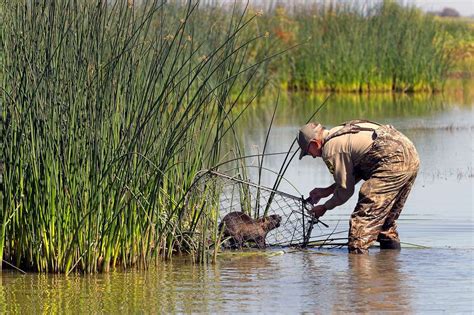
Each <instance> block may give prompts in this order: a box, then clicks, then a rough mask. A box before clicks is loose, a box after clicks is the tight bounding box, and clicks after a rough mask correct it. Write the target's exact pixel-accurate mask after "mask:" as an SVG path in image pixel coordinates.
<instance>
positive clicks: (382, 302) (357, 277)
mask: <svg viewBox="0 0 474 315" xmlns="http://www.w3.org/2000/svg"><path fill="white" fill-rule="evenodd" d="M400 259H401V258H400V253H399V252H396V251H381V252H380V253H376V254H375V255H349V256H348V266H347V267H348V270H347V273H345V274H344V276H343V277H341V279H340V282H339V281H337V282H336V283H335V285H336V287H338V290H339V291H344V294H339V298H338V299H336V301H335V302H334V310H333V313H347V312H348V313H355V314H367V313H376V314H378V313H388V312H391V313H397V314H411V313H412V312H413V309H412V306H411V300H412V296H413V292H410V286H409V285H408V283H407V282H408V280H409V278H408V275H407V274H405V273H404V272H403V265H402V264H401V263H400ZM337 280H338V279H337Z"/></svg>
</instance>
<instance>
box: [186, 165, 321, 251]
mask: <svg viewBox="0 0 474 315" xmlns="http://www.w3.org/2000/svg"><path fill="white" fill-rule="evenodd" d="M209 188H212V189H209ZM193 190H194V193H195V194H198V195H199V196H200V198H205V199H206V203H207V204H208V205H209V204H211V205H213V206H215V207H217V209H218V211H217V213H218V222H221V223H222V222H223V220H224V221H225V225H226V226H225V228H224V230H225V229H227V230H228V231H230V232H231V233H230V234H233V237H230V239H231V240H232V239H237V237H242V239H243V240H244V241H249V242H247V244H248V245H250V246H252V245H254V246H255V245H259V240H258V237H261V236H262V234H263V236H264V235H265V233H266V237H265V236H264V237H265V238H264V240H265V244H266V246H301V247H305V246H306V245H308V243H309V242H311V241H312V240H313V238H312V232H313V227H314V225H315V224H318V223H322V222H320V221H318V220H316V219H313V218H312V217H311V216H309V215H308V214H307V213H306V210H307V207H308V206H309V204H308V202H307V201H305V200H304V198H303V197H298V196H293V195H291V194H288V193H285V192H281V191H278V190H274V189H272V188H269V187H265V186H262V185H257V184H255V183H252V182H250V181H248V180H244V179H242V178H241V177H240V176H239V175H236V176H230V175H227V174H223V173H219V172H215V171H207V172H206V173H204V174H203V175H202V176H200V177H199V179H198V180H197V182H195V185H194V189H193ZM209 192H212V193H209ZM236 212H238V213H239V215H237V213H236ZM231 213H233V214H231ZM242 213H243V214H245V215H242ZM229 214H230V215H229ZM276 217H278V218H279V219H278V221H279V222H278V223H279V224H275V220H273V221H272V220H271V219H275V218H276ZM322 224H323V225H325V226H326V227H327V225H326V224H324V223H322ZM267 232H268V233H267ZM224 236H225V235H224ZM227 236H229V235H227ZM259 247H260V246H259Z"/></svg>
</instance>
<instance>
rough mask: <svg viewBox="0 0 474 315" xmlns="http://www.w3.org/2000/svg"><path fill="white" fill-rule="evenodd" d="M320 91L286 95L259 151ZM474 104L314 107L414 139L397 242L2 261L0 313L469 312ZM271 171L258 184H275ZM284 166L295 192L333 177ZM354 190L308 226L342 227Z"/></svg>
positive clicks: (254, 129) (282, 145) (276, 147)
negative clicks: (114, 264)
mask: <svg viewBox="0 0 474 315" xmlns="http://www.w3.org/2000/svg"><path fill="white" fill-rule="evenodd" d="M321 102H322V98H318V97H310V96H304V95H294V96H292V97H288V98H286V97H285V98H284V97H281V98H280V100H279V106H278V110H277V113H276V118H275V121H274V123H273V126H272V131H271V134H270V138H269V142H268V145H267V148H266V152H267V153H272V152H282V151H287V150H288V148H289V146H290V144H291V142H292V141H293V139H294V137H295V135H296V132H297V130H298V128H299V126H300V125H302V124H304V123H305V122H306V120H307V118H308V117H309V116H310V115H311V113H312V112H313V111H314V110H315V109H316V108H317V107H318V106H319V104H321ZM273 104H274V103H272V102H270V104H262V105H258V106H255V107H253V108H250V109H249V110H248V111H247V112H246V115H245V117H244V119H242V120H241V121H240V122H239V123H240V125H239V131H240V133H241V134H242V135H243V136H244V142H245V145H246V147H247V152H248V154H255V153H257V152H261V151H262V149H263V144H264V141H265V134H266V131H267V128H268V125H269V123H270V119H271V115H272V112H273ZM473 105H474V104H473V102H472V100H466V97H461V100H452V99H449V98H445V97H443V96H440V95H439V96H434V97H409V96H403V97H388V98H387V97H382V96H375V97H370V98H369V97H362V96H334V97H332V98H331V99H330V101H329V102H328V104H327V105H326V106H325V107H324V108H323V109H322V110H321V112H320V114H319V115H318V116H317V117H316V120H318V121H320V122H322V123H323V124H324V125H326V126H328V127H330V126H334V125H336V124H338V123H341V122H343V121H346V120H350V119H354V118H363V119H370V120H375V121H378V122H381V123H389V124H392V125H394V126H395V127H396V128H397V129H399V130H400V131H402V132H403V133H404V134H406V135H407V136H408V137H409V138H410V139H411V140H412V141H413V142H414V144H415V146H416V147H417V150H418V153H419V155H420V160H421V168H420V172H419V174H418V177H417V180H416V182H415V186H414V188H413V190H412V193H411V195H410V196H409V198H408V201H407V203H406V205H405V208H404V210H403V212H402V214H401V217H400V219H399V220H398V226H399V233H400V238H401V241H402V250H401V251H400V252H393V251H380V250H379V249H378V248H377V247H374V248H371V250H370V254H369V255H348V254H347V252H346V249H345V248H340V249H308V250H296V249H289V248H271V249H267V250H266V251H263V252H257V253H245V254H241V255H237V254H235V253H232V254H230V253H229V254H223V255H221V256H220V257H219V259H218V262H217V263H216V264H211V265H207V266H200V265H195V264H192V263H190V262H189V261H186V259H183V258H179V257H177V258H175V259H173V260H172V261H169V262H162V263H159V264H158V265H157V266H153V267H151V268H150V269H149V270H147V271H141V270H140V271H139V270H130V271H126V272H123V271H114V272H111V273H108V274H98V275H87V276H80V275H70V276H68V277H66V276H64V275H44V274H27V275H21V274H19V273H17V272H14V271H11V270H3V273H2V276H1V277H0V313H24V314H26V313H28V314H36V313H163V312H165V313H176V312H178V313H182V312H184V313H201V312H204V313H241V312H246V313H262V312H263V313H270V312H272V313H273V312H274V313H302V312H311V313H321V314H326V313H343V312H344V313H345V312H351V313H380V312H398V313H438V312H446V313H472V312H473V311H474V304H473V303H474V302H473V301H474V218H473V183H474V174H473V173H474V171H473V165H472V164H473V132H474V119H473V117H474V116H473V115H474V110H473V109H474V106H473ZM282 161H283V157H282V156H278V155H277V156H271V157H266V158H265V162H264V163H265V164H264V166H265V167H267V168H269V169H273V170H275V171H278V169H279V167H280V165H281V163H282ZM248 163H249V165H251V164H252V163H256V161H251V160H249V161H248ZM265 174H266V173H265ZM272 176H273V175H269V174H266V175H265V176H264V177H263V181H262V183H263V184H264V185H267V186H271V185H272V183H273V180H274V178H273V177H272ZM285 177H286V179H288V181H289V182H291V183H292V184H293V185H294V186H295V187H296V188H297V189H298V191H295V188H293V187H291V186H290V185H287V184H285V182H283V183H282V185H281V186H280V187H279V189H280V190H283V191H286V192H289V193H292V194H296V195H301V194H303V195H305V196H306V195H307V194H308V192H309V191H310V190H311V189H312V188H314V187H315V186H326V185H329V184H331V183H332V178H331V175H330V173H329V172H328V171H327V168H326V166H325V165H324V162H322V160H320V159H312V158H310V157H307V158H305V159H303V160H301V161H298V160H297V159H294V160H293V162H292V163H291V165H290V167H289V168H288V170H287V172H286V174H285ZM359 185H360V184H359ZM358 187H359V186H358ZM358 187H357V188H358ZM356 200H357V193H355V194H354V196H353V197H352V198H351V199H350V200H349V201H348V202H347V203H346V204H344V205H343V206H341V207H339V208H336V209H334V210H332V211H329V212H327V213H326V215H325V216H324V221H325V222H326V223H328V224H329V225H330V228H329V229H326V228H324V227H321V228H320V227H316V228H315V229H314V231H313V234H317V233H320V234H323V233H328V230H329V231H332V230H333V229H334V228H335V227H336V230H335V232H336V233H340V235H343V236H346V234H347V232H346V231H347V229H348V219H349V215H350V213H351V212H352V209H353V207H354V205H355V203H356ZM414 244H416V245H419V246H415V245H414Z"/></svg>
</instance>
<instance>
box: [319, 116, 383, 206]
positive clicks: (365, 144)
mask: <svg viewBox="0 0 474 315" xmlns="http://www.w3.org/2000/svg"><path fill="white" fill-rule="evenodd" d="M357 125H358V126H361V127H369V128H373V129H377V128H379V127H380V126H379V125H375V124H371V123H358V124H357ZM342 127H343V126H337V127H334V128H332V129H330V130H325V131H324V137H325V138H326V137H327V136H329V135H331V134H333V133H334V132H336V131H338V130H339V129H341V128H342ZM372 135H373V131H360V132H358V133H348V134H344V135H341V136H337V137H335V138H332V139H330V140H329V141H327V142H326V143H324V145H323V150H322V158H323V160H324V162H325V163H326V165H327V167H328V169H329V171H330V172H331V173H332V175H333V176H334V181H335V182H336V189H335V190H334V195H333V196H332V197H331V199H329V200H328V201H326V203H325V204H324V205H325V206H326V208H327V209H328V210H329V209H333V208H334V207H337V206H340V205H342V204H343V203H345V202H346V201H347V200H349V198H350V197H351V196H352V195H353V194H354V186H355V184H356V183H357V181H359V180H360V179H356V178H355V175H354V167H355V166H357V165H358V162H359V161H360V160H361V159H362V157H363V156H364V154H365V153H366V152H367V151H368V150H369V149H370V146H371V144H372V142H373V139H372Z"/></svg>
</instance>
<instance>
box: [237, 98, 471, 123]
mask: <svg viewBox="0 0 474 315" xmlns="http://www.w3.org/2000/svg"><path fill="white" fill-rule="evenodd" d="M326 96H327V95H326V94H309V93H288V94H285V95H280V98H279V104H280V105H279V108H278V111H277V113H276V118H275V121H274V123H273V124H274V126H281V125H288V124H289V123H292V122H295V121H299V122H304V121H306V120H307V118H308V117H309V116H310V115H311V113H312V112H313V111H314V109H315V108H317V107H318V106H319V105H320V104H321V103H322V101H324V99H325V98H326ZM473 102H474V99H471V100H469V99H468V100H463V99H459V98H454V99H450V98H449V97H447V96H446V95H445V94H443V95H440V94H434V95H433V94H414V95H405V94H401V95H399V94H370V95H367V94H335V95H332V96H331V97H330V98H329V100H328V103H327V104H326V106H325V108H323V110H321V112H320V113H318V116H317V117H315V120H317V121H320V122H322V123H323V124H326V125H335V124H339V123H341V122H343V121H346V120H350V119H354V118H360V117H364V118H365V119H369V120H375V121H380V122H385V121H390V120H391V119H393V118H397V119H400V118H415V117H423V116H427V115H432V114H434V113H438V112H442V111H444V110H446V109H449V108H453V107H457V106H460V105H461V106H465V107H466V108H470V107H471V105H472V103H473ZM274 103H275V101H274V100H273V99H272V97H268V98H266V99H265V100H264V101H261V102H260V103H259V104H258V106H256V107H255V108H253V109H252V112H251V113H250V112H248V113H247V115H245V116H244V117H243V119H242V121H241V122H240V124H243V125H244V126H254V128H255V127H256V128H259V127H261V128H263V129H264V128H265V127H266V126H268V124H269V119H270V117H271V110H272V109H273V105H272V104H274ZM298 126H299V124H298ZM420 127H421V126H420ZM445 127H448V128H449V124H447V125H445ZM453 127H456V126H453Z"/></svg>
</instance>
